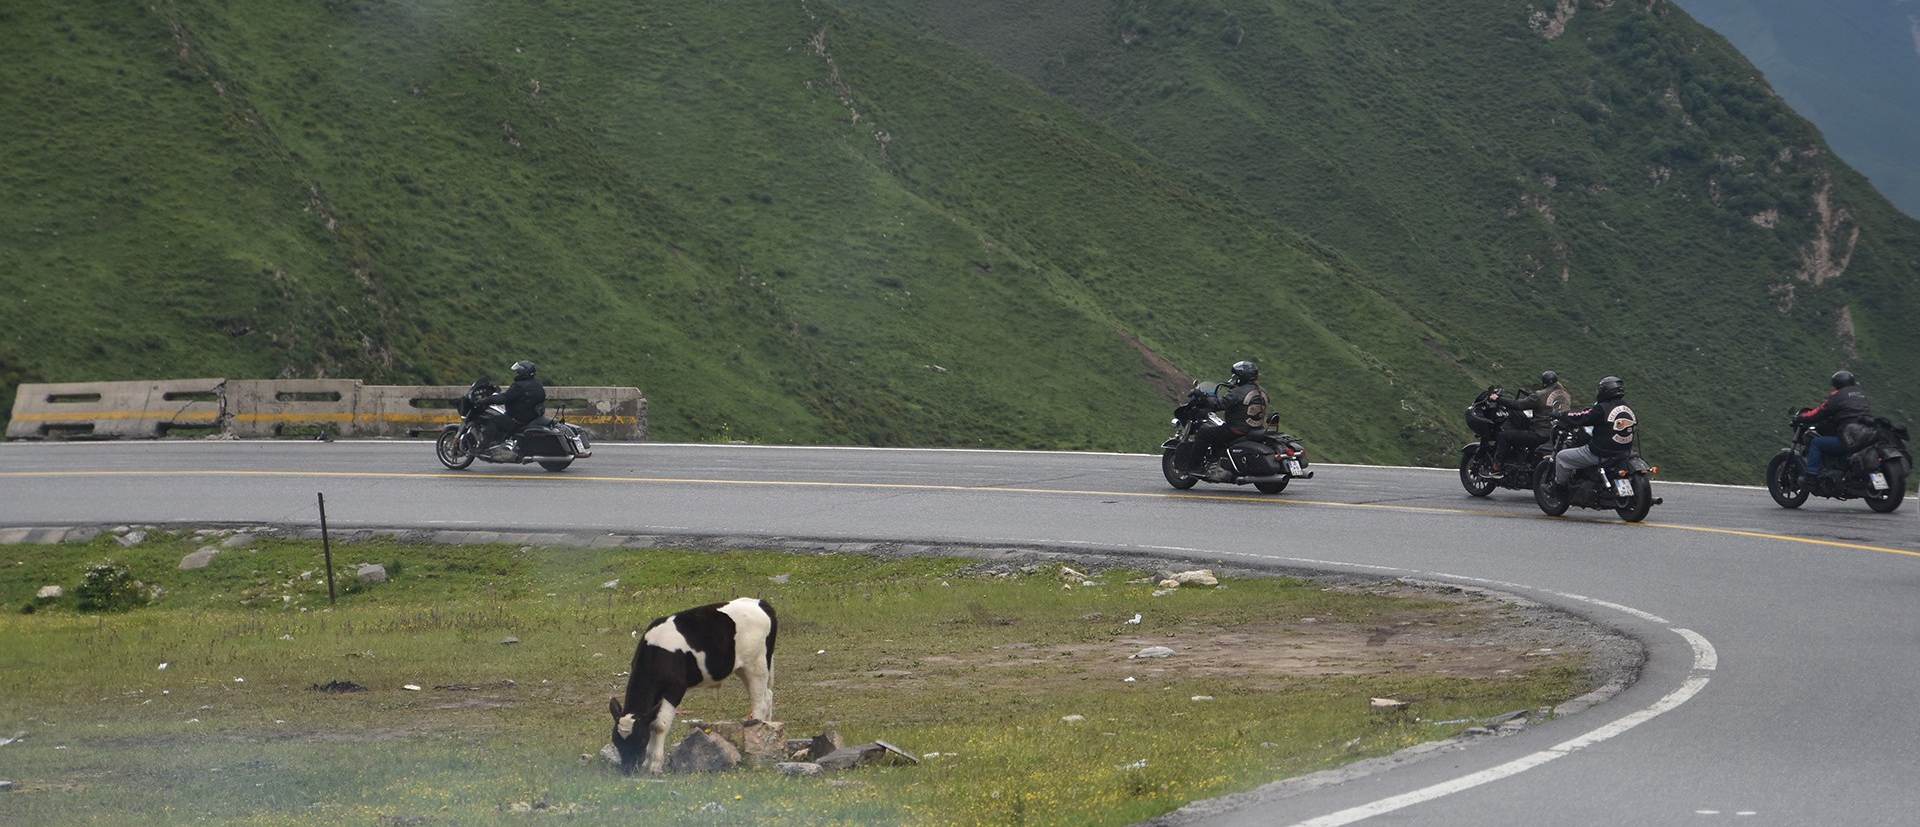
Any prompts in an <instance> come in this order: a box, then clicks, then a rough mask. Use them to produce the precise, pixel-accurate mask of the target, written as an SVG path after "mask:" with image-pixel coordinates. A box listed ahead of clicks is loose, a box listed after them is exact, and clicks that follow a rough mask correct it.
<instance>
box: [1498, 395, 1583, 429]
mask: <svg viewBox="0 0 1920 827" xmlns="http://www.w3.org/2000/svg"><path fill="white" fill-rule="evenodd" d="M1500 404H1501V405H1502V406H1504V407H1505V408H1506V409H1507V410H1511V411H1529V412H1531V413H1532V414H1533V416H1532V417H1530V418H1528V419H1527V430H1531V431H1533V432H1534V433H1536V434H1539V435H1541V436H1547V435H1549V434H1551V433H1553V417H1554V415H1555V414H1563V413H1566V412H1567V411H1568V410H1570V409H1572V408H1573V395H1572V394H1570V393H1567V389H1566V388H1565V387H1563V386H1562V385H1561V384H1560V383H1559V382H1555V383H1553V384H1551V385H1547V386H1545V387H1543V388H1541V389H1539V390H1537V391H1534V392H1533V393H1531V394H1528V395H1526V396H1523V397H1521V398H1519V399H1513V398H1511V397H1505V396H1503V397H1500ZM1509 421H1511V420H1509Z"/></svg>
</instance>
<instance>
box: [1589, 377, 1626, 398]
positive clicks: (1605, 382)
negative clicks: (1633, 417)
mask: <svg viewBox="0 0 1920 827" xmlns="http://www.w3.org/2000/svg"><path fill="white" fill-rule="evenodd" d="M1626 395H1627V383H1625V382H1622V381H1620V377H1618V376H1609V377H1607V378H1605V379H1602V380H1600V390H1599V391H1598V392H1596V393H1595V394H1594V395H1593V398H1594V399H1595V400H1597V401H1600V402H1612V401H1613V400H1615V399H1619V398H1620V397H1623V396H1626Z"/></svg>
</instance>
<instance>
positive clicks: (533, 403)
mask: <svg viewBox="0 0 1920 827" xmlns="http://www.w3.org/2000/svg"><path fill="white" fill-rule="evenodd" d="M481 404H484V405H505V406H507V415H508V416H511V417H513V421H515V422H518V423H520V424H522V425H525V424H527V423H529V422H532V421H534V420H535V419H539V418H540V415H541V413H542V412H543V411H545V410H546V406H547V387H546V386H545V385H542V384H540V380H539V379H536V378H534V377H531V376H529V377H527V378H525V379H515V380H513V384H512V385H509V386H508V387H507V389H506V390H504V391H501V392H499V393H496V394H494V395H492V396H489V397H487V398H486V401H485V402H483V403H481Z"/></svg>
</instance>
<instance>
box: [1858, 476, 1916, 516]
mask: <svg viewBox="0 0 1920 827" xmlns="http://www.w3.org/2000/svg"><path fill="white" fill-rule="evenodd" d="M1885 473H1886V475H1887V490H1885V491H1875V492H1873V493H1871V494H1868V495H1867V507H1868V508H1871V509H1873V510H1874V512H1875V513H1879V514H1886V513H1889V512H1891V511H1893V510H1894V509H1896V508H1899V507H1900V501H1901V500H1903V499H1906V497H1907V475H1906V474H1902V473H1900V472H1899V471H1887V472H1885Z"/></svg>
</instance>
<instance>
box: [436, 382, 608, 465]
mask: <svg viewBox="0 0 1920 827" xmlns="http://www.w3.org/2000/svg"><path fill="white" fill-rule="evenodd" d="M499 392H500V389H499V388H498V387H496V386H495V385H494V384H493V383H492V382H489V381H487V380H485V379H480V380H478V381H475V382H474V383H473V385H472V386H471V387H469V388H467V392H466V394H465V395H464V396H461V397H460V402H459V404H458V406H457V407H458V410H459V411H460V422H458V423H456V424H452V425H447V426H445V427H443V428H441V429H440V438H439V439H438V440H437V441H436V442H435V443H434V449H435V451H436V453H438V454H439V456H440V464H442V465H445V466H447V467H448V468H451V469H453V470H455V471H459V470H461V469H463V468H466V467H467V466H469V465H472V464H473V461H474V460H476V459H477V460H480V461H481V462H497V463H502V464H507V465H525V464H527V463H530V462H537V463H540V467H541V468H545V469H547V470H548V471H565V470H566V469H567V466H569V465H572V464H573V461H574V460H576V459H586V458H587V457H590V456H593V446H592V445H591V443H590V442H589V441H588V439H587V431H586V429H585V428H582V427H580V426H578V425H574V424H572V423H569V422H566V421H565V420H560V419H553V418H550V417H548V416H547V415H546V406H544V405H543V406H541V410H540V416H539V417H538V418H536V419H534V420H533V421H532V422H529V423H527V424H526V425H525V426H524V427H522V428H520V429H519V430H517V431H514V432H513V433H511V434H509V435H508V436H507V439H506V441H505V442H503V443H501V444H502V445H504V446H505V447H506V448H507V450H508V451H509V452H510V453H511V456H510V457H503V458H499V459H495V458H494V457H493V456H492V455H491V454H490V453H483V452H481V450H480V441H481V439H482V438H484V436H485V435H486V433H487V421H488V420H489V419H490V418H491V415H493V414H505V413H506V407H505V406H504V405H486V404H483V402H484V401H485V400H486V398H487V397H489V396H492V395H494V394H496V393H499Z"/></svg>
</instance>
